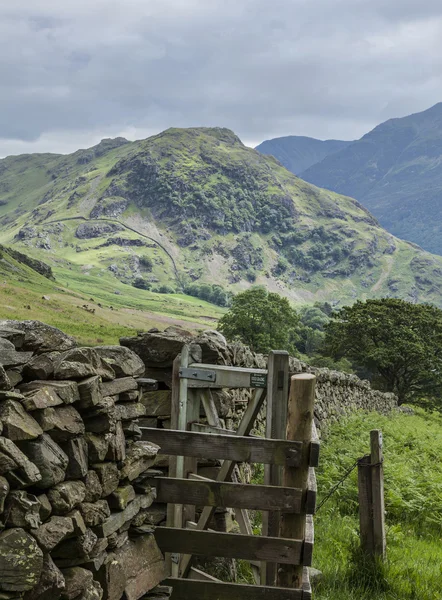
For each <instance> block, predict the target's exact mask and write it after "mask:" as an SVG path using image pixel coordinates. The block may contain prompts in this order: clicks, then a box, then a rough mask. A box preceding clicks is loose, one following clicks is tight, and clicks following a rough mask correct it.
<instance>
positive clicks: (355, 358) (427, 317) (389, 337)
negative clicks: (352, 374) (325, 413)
mask: <svg viewBox="0 0 442 600" xmlns="http://www.w3.org/2000/svg"><path fill="white" fill-rule="evenodd" d="M325 332H326V336H325V345H324V348H325V351H324V353H325V354H328V355H329V356H333V357H334V358H341V357H346V358H348V359H349V360H350V361H351V362H352V364H353V366H354V367H355V368H356V370H357V372H358V373H360V374H362V375H365V376H368V377H369V378H370V379H371V380H372V382H373V384H374V386H375V387H377V388H378V389H381V390H384V391H389V392H394V393H395V394H397V396H398V398H399V402H400V404H402V403H404V402H418V403H419V402H431V403H432V404H439V405H440V397H441V392H442V311H441V310H440V309H439V308H436V307H435V306H431V305H428V304H411V303H409V302H405V301H404V300H398V299H393V298H383V299H381V300H367V301H366V302H361V301H358V302H356V304H354V305H353V306H345V307H344V308H342V309H341V310H339V311H338V312H336V313H333V314H332V315H331V321H330V323H329V324H328V325H326V326H325ZM364 371H365V372H364Z"/></svg>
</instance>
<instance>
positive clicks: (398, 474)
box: [314, 410, 442, 600]
mask: <svg viewBox="0 0 442 600" xmlns="http://www.w3.org/2000/svg"><path fill="white" fill-rule="evenodd" d="M371 429H381V430H382V432H383V434H384V444H385V446H384V456H385V494H386V496H385V501H386V512H387V552H388V559H387V562H386V563H385V565H372V564H370V563H368V562H367V561H365V560H364V559H363V557H361V554H360V551H359V521H358V502H357V474H356V471H354V472H353V474H352V475H351V476H350V477H349V478H348V479H347V480H346V482H345V483H344V484H343V485H342V487H340V488H339V489H338V491H337V493H336V494H335V495H334V496H333V497H332V498H331V499H330V500H329V501H328V502H327V503H326V504H324V506H323V507H322V509H321V510H320V511H319V512H318V514H317V516H316V518H315V534H316V540H315V555H314V566H315V567H316V568H318V569H320V570H321V571H322V573H323V576H322V579H321V580H320V581H319V582H318V583H317V584H316V585H315V595H314V597H315V599H316V600H337V599H339V600H418V599H419V600H436V599H440V598H441V597H442V541H441V534H442V463H441V461H440V457H441V455H442V418H441V416H440V415H437V414H429V413H425V412H424V411H420V410H418V411H416V414H415V415H412V416H410V415H406V414H402V413H396V414H394V415H393V416H391V417H384V416H381V415H378V414H375V413H373V414H362V413H359V414H355V415H353V416H351V417H349V418H348V419H346V420H345V421H343V422H341V423H340V424H334V425H332V426H331V427H330V428H329V430H328V432H327V435H326V437H325V439H324V441H323V445H322V448H321V452H322V454H321V466H320V468H319V469H318V490H319V499H321V497H323V496H324V495H325V494H326V493H327V491H328V490H329V489H330V488H331V487H332V486H333V485H334V483H335V482H337V481H338V480H339V478H340V476H341V474H342V473H344V472H345V471H346V469H347V468H348V467H349V466H351V464H352V463H353V462H354V461H355V459H356V458H358V457H359V456H362V455H364V454H366V453H367V452H368V451H369V437H370V436H369V432H370V430H371Z"/></svg>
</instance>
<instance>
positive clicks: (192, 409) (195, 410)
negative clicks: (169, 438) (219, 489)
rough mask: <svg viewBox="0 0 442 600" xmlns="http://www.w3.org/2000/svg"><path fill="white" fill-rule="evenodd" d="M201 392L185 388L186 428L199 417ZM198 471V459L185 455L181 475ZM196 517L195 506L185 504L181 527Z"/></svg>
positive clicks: (187, 475) (186, 476)
mask: <svg viewBox="0 0 442 600" xmlns="http://www.w3.org/2000/svg"><path fill="white" fill-rule="evenodd" d="M200 394H201V392H200V390H198V389H195V390H192V389H188V390H187V410H186V429H187V430H189V429H190V424H191V423H196V422H198V421H199V418H200V403H201V395H200ZM197 471H198V459H196V458H191V457H190V456H187V457H185V458H184V470H183V475H182V476H183V477H184V478H185V479H187V478H188V477H189V473H197ZM195 518H196V506H194V505H192V504H185V505H184V508H183V527H186V523H187V521H195Z"/></svg>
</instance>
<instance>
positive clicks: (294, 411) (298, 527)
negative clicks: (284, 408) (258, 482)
mask: <svg viewBox="0 0 442 600" xmlns="http://www.w3.org/2000/svg"><path fill="white" fill-rule="evenodd" d="M315 388H316V377H315V376H314V375H312V374H311V373H302V374H300V375H294V376H293V377H292V379H291V385H290V396H289V405H288V417H287V439H288V440H291V441H299V442H303V449H302V461H301V465H300V467H298V468H293V467H288V466H287V467H284V469H283V477H282V484H283V486H284V487H296V488H301V489H302V490H303V506H304V510H303V511H302V513H301V514H299V515H296V514H284V515H282V518H281V529H280V534H281V537H285V538H293V539H301V540H303V539H304V538H305V529H306V515H305V500H306V496H307V486H308V475H309V460H310V442H311V437H312V423H313V411H314V406H315ZM302 574H303V567H302V565H298V566H296V565H282V564H281V565H279V569H278V586H280V587H288V588H301V587H302Z"/></svg>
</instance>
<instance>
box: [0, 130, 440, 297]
mask: <svg viewBox="0 0 442 600" xmlns="http://www.w3.org/2000/svg"><path fill="white" fill-rule="evenodd" d="M0 241H1V242H2V243H4V244H6V245H10V246H12V247H14V248H16V249H17V250H20V251H22V252H25V253H27V254H29V255H31V256H33V257H36V258H40V259H41V260H44V262H46V263H48V264H49V265H50V266H51V267H52V269H53V272H54V275H55V277H56V279H57V280H58V281H62V282H63V284H64V285H69V288H70V289H72V290H74V291H77V292H84V293H86V294H91V295H92V296H93V297H95V295H97V294H99V293H101V290H103V289H107V290H109V293H110V294H113V297H115V296H118V294H119V293H120V291H121V286H124V290H125V302H128V301H129V300H128V299H130V298H132V297H137V294H140V293H143V294H147V293H148V292H145V290H138V289H135V288H134V287H132V284H133V283H134V282H137V285H140V284H141V285H142V286H145V287H148V288H150V290H151V291H152V292H156V291H163V292H171V291H176V292H179V291H181V290H185V291H187V292H189V291H190V292H191V293H192V294H194V295H200V296H201V297H203V298H209V297H210V298H212V297H216V298H217V301H218V303H219V304H223V303H224V304H225V303H226V302H225V300H226V297H225V291H231V292H237V291H240V290H242V289H245V288H247V287H248V286H250V285H252V284H253V283H258V284H264V285H266V287H267V288H269V289H270V290H272V291H277V292H279V293H281V294H284V295H286V296H287V297H289V298H290V299H291V300H293V301H294V302H298V303H301V302H302V303H305V302H312V301H316V300H328V301H330V302H333V303H335V304H342V303H344V302H352V301H354V300H355V299H356V298H367V297H380V296H398V297H401V298H405V299H408V300H413V301H431V302H435V303H437V304H439V305H440V304H441V302H442V301H441V290H442V258H440V257H435V256H432V255H430V254H428V253H426V252H423V251H422V250H420V249H418V248H416V247H414V246H412V245H410V244H408V243H405V242H402V241H400V240H398V239H396V238H394V237H393V236H392V235H390V234H388V233H387V232H386V231H384V230H383V229H382V228H381V227H380V226H379V225H378V223H377V221H376V220H375V219H374V218H373V217H372V216H371V215H370V214H369V213H368V212H367V211H366V210H365V209H364V208H363V207H362V206H361V205H359V204H358V203H357V202H356V201H355V200H353V199H351V198H347V197H343V196H339V195H338V194H335V193H333V192H328V191H325V190H321V189H318V188H316V187H314V186H312V185H311V184H308V183H306V182H304V181H302V180H301V179H299V178H297V177H296V176H294V175H293V174H292V173H290V172H289V171H287V170H286V169H285V168H283V167H282V165H281V164H279V163H278V162H277V161H276V160H275V159H274V158H272V157H269V156H263V155H261V154H259V153H258V152H256V151H255V150H252V149H250V148H246V147H245V146H244V145H243V144H242V143H241V141H240V140H239V139H238V138H237V137H236V136H235V134H234V133H232V132H231V131H229V130H227V129H219V128H213V129H205V128H197V129H185V130H180V129H170V130H167V131H165V132H164V133H161V134H159V135H157V136H154V137H151V138H148V139H146V140H141V141H138V142H132V143H129V142H127V141H126V140H123V139H121V138H118V139H116V140H104V141H102V142H101V143H100V144H99V145H98V146H95V147H94V148H91V149H88V150H79V151H77V152H75V153H74V154H71V155H68V156H60V155H49V154H45V155H24V156H18V157H8V158H6V159H4V160H1V161H0ZM213 284H218V285H221V286H222V288H216V289H214V288H213V287H210V286H213ZM114 292H116V293H115V294H114ZM223 294H224V296H223ZM162 296H163V297H164V294H163V295H162ZM166 299H167V298H166Z"/></svg>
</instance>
